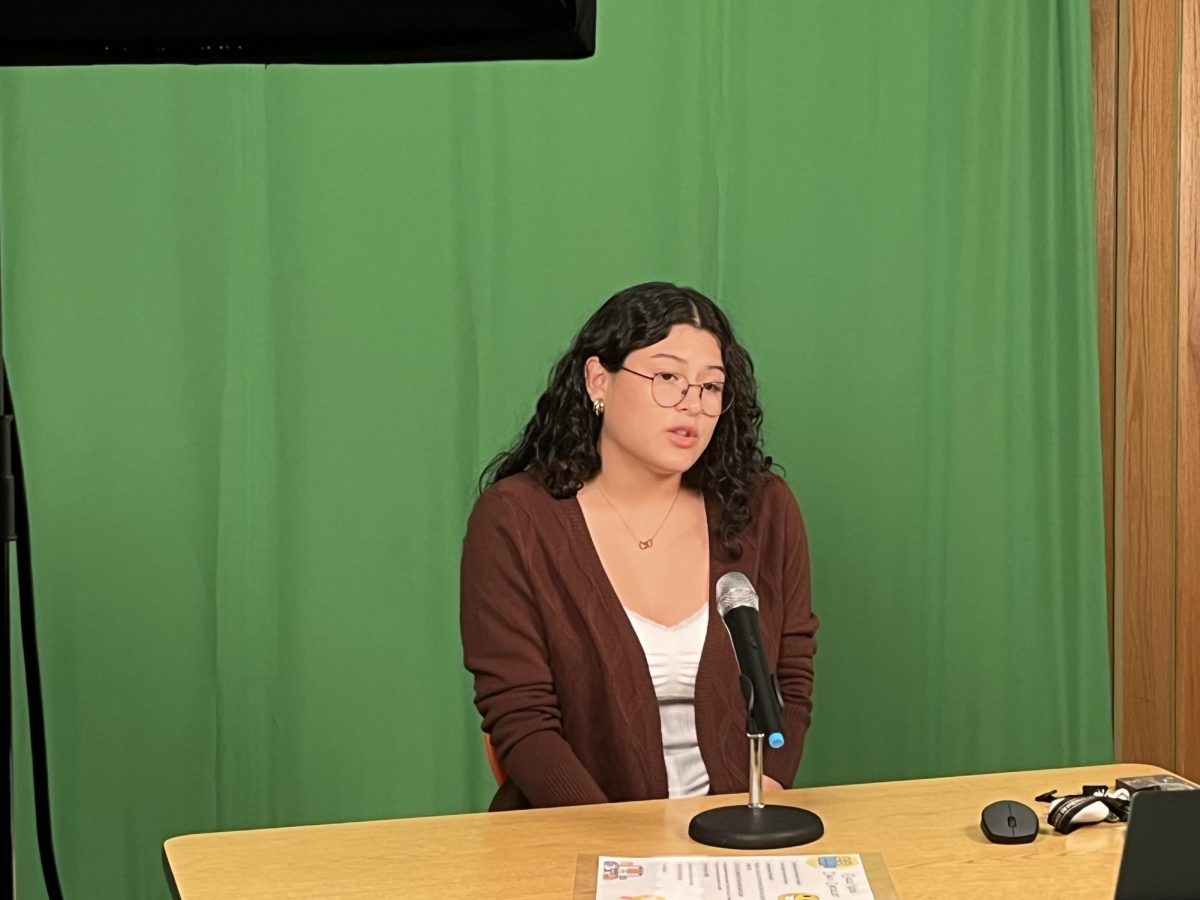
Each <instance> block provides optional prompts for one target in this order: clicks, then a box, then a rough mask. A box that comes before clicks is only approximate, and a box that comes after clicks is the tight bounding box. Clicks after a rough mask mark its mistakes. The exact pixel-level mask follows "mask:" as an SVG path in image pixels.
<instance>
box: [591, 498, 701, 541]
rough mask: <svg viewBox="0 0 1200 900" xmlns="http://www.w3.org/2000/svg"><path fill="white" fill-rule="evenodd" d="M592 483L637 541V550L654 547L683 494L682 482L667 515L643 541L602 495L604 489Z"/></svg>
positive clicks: (611, 503)
mask: <svg viewBox="0 0 1200 900" xmlns="http://www.w3.org/2000/svg"><path fill="white" fill-rule="evenodd" d="M592 483H593V484H595V485H596V490H598V491H599V492H600V496H601V497H603V498H604V500H605V502H606V503H608V505H609V506H611V507H612V511H613V512H615V513H616V514H617V518H618V519H620V520H621V524H622V525H624V526H625V530H626V531H628V532H629V533H630V534H631V535H633V539H634V540H635V541H637V545H638V549H639V550H649V549H650V548H651V547H653V546H654V539H655V538H656V537H658V533H659V532H660V531H662V527H663V526H664V525H666V524H667V519H669V518H671V511H672V510H674V509H675V501H676V500H678V499H679V495H680V494H681V493H683V482H680V483H679V490H677V491H676V492H675V498H674V499H673V500H672V501H671V506H670V508H669V509H668V510H667V514H666V515H665V516H663V519H662V521H661V522H659V523H658V527H657V528H655V529H654V534H652V535H650V537H649V538H648V539H647V540H644V541H643V540H642V539H641V538H639V537H638V536H637V532H635V531H634V530H633V529H632V528H630V527H629V523H628V522H626V521H625V517H624V516H623V515H621V511H620V510H619V509H617V505H616V504H615V503H613V502H612V501H611V500H609V499H608V494H606V493H604V488H602V487H600V485H599V484H597V483H596V482H592Z"/></svg>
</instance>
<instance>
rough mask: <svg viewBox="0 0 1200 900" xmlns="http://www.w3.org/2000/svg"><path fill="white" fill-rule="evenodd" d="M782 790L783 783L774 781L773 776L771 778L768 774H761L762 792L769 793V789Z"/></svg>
mask: <svg viewBox="0 0 1200 900" xmlns="http://www.w3.org/2000/svg"><path fill="white" fill-rule="evenodd" d="M782 790H783V785H782V784H780V783H779V782H778V781H776V780H775V779H774V778H772V777H771V776H770V775H764V776H763V793H764V794H766V793H769V792H770V791H782Z"/></svg>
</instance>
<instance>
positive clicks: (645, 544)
mask: <svg viewBox="0 0 1200 900" xmlns="http://www.w3.org/2000/svg"><path fill="white" fill-rule="evenodd" d="M653 546H654V538H650V540H648V541H638V549H639V550H649V549H650V548H651V547H653Z"/></svg>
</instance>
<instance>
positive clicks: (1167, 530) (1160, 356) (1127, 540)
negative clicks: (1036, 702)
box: [1114, 0, 1179, 768]
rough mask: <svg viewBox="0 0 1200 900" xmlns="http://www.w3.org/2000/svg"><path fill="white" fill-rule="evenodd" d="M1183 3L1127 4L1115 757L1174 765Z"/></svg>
mask: <svg viewBox="0 0 1200 900" xmlns="http://www.w3.org/2000/svg"><path fill="white" fill-rule="evenodd" d="M1178 10H1179V7H1178V4H1177V3H1174V2H1164V0H1121V3H1120V7H1119V10H1118V22H1119V59H1118V108H1117V120H1118V122H1119V127H1118V149H1117V278H1116V297H1117V390H1116V401H1117V423H1118V424H1117V427H1116V441H1115V452H1114V476H1115V491H1114V523H1115V529H1114V539H1115V545H1114V601H1115V606H1114V632H1115V635H1114V637H1115V644H1114V651H1115V657H1116V658H1115V694H1114V702H1115V714H1116V715H1115V719H1116V721H1115V729H1116V747H1117V757H1118V758H1119V759H1122V760H1126V761H1131V762H1132V761H1137V762H1146V763H1155V764H1158V765H1161V766H1164V767H1166V768H1173V767H1174V765H1175V727H1174V725H1175V723H1174V719H1175V578H1176V569H1175V565H1176V559H1175V528H1176V516H1175V478H1176V468H1175V442H1176V377H1177V366H1176V351H1177V343H1176V342H1177V329H1176V327H1175V323H1176V317H1177V315H1178V304H1177V298H1178V282H1177V248H1178V243H1177V232H1176V209H1177V205H1176V197H1177V194H1176V192H1177V188H1178V175H1179V158H1178V153H1179V131H1178V124H1179V120H1178V76H1179V63H1178V59H1179V16H1178Z"/></svg>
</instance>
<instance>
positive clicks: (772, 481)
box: [758, 469, 796, 507]
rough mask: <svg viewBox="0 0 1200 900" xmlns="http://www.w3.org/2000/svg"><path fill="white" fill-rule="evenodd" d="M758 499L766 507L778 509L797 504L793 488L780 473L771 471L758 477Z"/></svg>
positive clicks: (761, 473)
mask: <svg viewBox="0 0 1200 900" xmlns="http://www.w3.org/2000/svg"><path fill="white" fill-rule="evenodd" d="M758 498H759V502H761V503H762V504H763V505H764V506H767V507H778V506H787V505H792V504H795V503H796V495H795V494H794V493H792V487H791V485H789V484H788V483H787V479H785V478H784V477H783V476H782V475H780V474H779V473H778V472H775V471H773V470H771V469H768V470H766V471H765V472H760V473H759V475H758Z"/></svg>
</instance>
